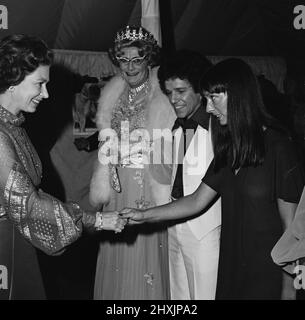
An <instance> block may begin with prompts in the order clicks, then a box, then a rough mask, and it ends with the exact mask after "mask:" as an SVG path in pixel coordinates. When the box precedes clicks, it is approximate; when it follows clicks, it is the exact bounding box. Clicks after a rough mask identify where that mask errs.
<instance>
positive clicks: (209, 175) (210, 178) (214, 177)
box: [202, 160, 224, 193]
mask: <svg viewBox="0 0 305 320" xmlns="http://www.w3.org/2000/svg"><path fill="white" fill-rule="evenodd" d="M223 173H224V169H220V170H219V171H218V172H214V160H212V161H211V163H210V165H209V168H208V170H207V172H206V174H205V176H204V177H203V178H202V182H203V183H205V184H206V185H208V186H209V187H210V188H212V189H213V190H214V191H216V192H217V193H221V185H222V183H221V182H222V179H223Z"/></svg>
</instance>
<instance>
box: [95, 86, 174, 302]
mask: <svg viewBox="0 0 305 320" xmlns="http://www.w3.org/2000/svg"><path fill="white" fill-rule="evenodd" d="M147 90H150V88H146V89H145V88H144V89H143V90H140V92H139V93H138V94H135V95H134V96H133V95H130V91H129V89H128V87H127V88H125V90H124V92H123V93H122V95H121V96H120V98H119V100H118V102H117V104H116V106H115V108H114V109H113V112H112V119H111V128H113V129H115V131H116V132H117V134H118V136H119V139H120V140H121V141H122V140H123V139H124V138H125V137H123V135H125V134H131V133H132V132H135V130H141V128H145V126H146V123H147V115H148V110H147V108H148V107H147V104H148V103H147V99H149V98H148V97H147V96H148V92H147ZM160 94H161V93H160ZM165 99H167V98H166V97H165ZM165 101H166V100H165ZM154 107H155V108H158V106H154ZM167 107H168V109H165V110H167V112H168V114H167V113H165V114H164V117H168V115H169V114H171V106H170V105H169V106H168V105H167V106H166V108H167ZM167 119H168V123H169V126H170V125H172V123H171V119H170V117H168V118H167ZM125 121H126V122H125ZM127 121H128V122H127ZM121 126H124V129H123V130H122V131H121V129H122V128H121ZM134 140H135V141H137V139H136V138H135V139H134ZM130 141H131V145H132V143H133V138H132V137H131V138H130ZM148 149H149V147H148ZM148 149H147V150H145V151H143V153H138V152H137V151H134V152H133V151H131V153H130V158H129V157H126V158H125V155H123V154H120V157H121V159H120V162H121V164H120V165H119V166H117V168H116V169H117V174H118V177H119V183H120V186H121V192H112V193H111V199H110V202H109V204H108V205H106V206H105V207H104V211H108V210H109V211H112V210H121V209H123V208H124V207H132V208H148V207H153V206H155V205H156V202H155V200H154V196H153V192H152V188H151V184H150V180H151V170H150V169H149V165H143V164H142V163H141V159H143V157H145V156H148V154H149V150H148ZM130 150H136V142H135V144H134V145H132V146H131V148H130ZM155 169H156V171H158V166H156V167H155ZM157 174H158V173H157ZM160 191H161V190H160ZM161 192H162V191H161ZM167 250H168V248H167V230H166V227H165V226H163V225H161V224H160V225H141V226H132V227H126V228H125V229H124V231H123V232H122V233H121V234H110V233H109V234H106V233H105V234H103V238H102V239H101V244H100V251H99V256H98V261H97V269H96V280H95V293H94V296H95V299H98V300H123V299H127V300H154V299H169V270H168V251H167Z"/></svg>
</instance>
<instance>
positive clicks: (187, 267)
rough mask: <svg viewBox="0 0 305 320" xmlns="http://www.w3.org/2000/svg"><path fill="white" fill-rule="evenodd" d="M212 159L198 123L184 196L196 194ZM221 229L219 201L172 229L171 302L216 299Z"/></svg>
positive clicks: (207, 138)
mask: <svg viewBox="0 0 305 320" xmlns="http://www.w3.org/2000/svg"><path fill="white" fill-rule="evenodd" d="M174 134H175V141H176V143H175V145H174V149H173V150H174V164H173V172H172V186H173V184H174V181H175V176H176V172H177V159H178V148H175V146H179V141H180V139H181V137H182V128H178V129H177V130H176V131H175V132H174ZM212 158H213V148H212V141H211V135H210V130H209V131H207V130H205V129H204V128H203V127H202V126H200V125H199V124H198V127H197V130H196V132H195V134H194V137H193V138H192V140H191V142H190V144H189V146H188V148H187V150H186V154H185V156H184V158H183V191H184V195H188V194H191V193H193V192H194V191H195V190H196V189H197V187H198V186H199V185H200V183H201V179H202V178H203V176H204V175H205V172H206V170H207V168H208V166H209V164H210V162H211V160H212ZM220 226H221V203H220V199H219V200H218V201H217V202H216V203H215V204H214V205H213V206H212V207H211V208H210V209H209V210H208V211H207V212H206V213H204V214H202V215H200V216H199V217H196V218H194V219H190V220H188V221H186V222H184V223H180V224H176V225H174V226H173V227H170V228H169V230H168V232H169V265H170V287H171V299H173V300H189V299H192V300H212V299H215V293H216V282H217V269H218V257H219V241H220Z"/></svg>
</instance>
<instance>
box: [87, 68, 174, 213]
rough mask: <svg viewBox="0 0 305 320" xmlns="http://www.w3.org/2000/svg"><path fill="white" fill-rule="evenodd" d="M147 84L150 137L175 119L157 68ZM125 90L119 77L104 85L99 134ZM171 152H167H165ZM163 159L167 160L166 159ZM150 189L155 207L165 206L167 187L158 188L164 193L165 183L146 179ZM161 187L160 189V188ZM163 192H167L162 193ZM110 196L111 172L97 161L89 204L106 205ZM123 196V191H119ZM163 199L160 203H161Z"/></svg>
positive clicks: (153, 177)
mask: <svg viewBox="0 0 305 320" xmlns="http://www.w3.org/2000/svg"><path fill="white" fill-rule="evenodd" d="M149 81H150V86H151V90H150V92H149V97H148V99H147V101H148V102H147V103H148V105H147V115H146V129H147V130H148V131H149V133H150V134H151V133H152V129H154V128H159V129H165V128H169V129H171V127H172V126H173V124H174V121H175V118H176V115H175V112H174V110H173V107H172V106H171V104H170V103H169V101H168V98H167V97H166V96H165V95H164V94H163V93H162V91H161V89H160V86H159V81H158V78H157V68H154V69H151V70H150V75H149ZM126 86H127V82H126V81H125V80H124V79H123V78H122V77H121V76H120V75H117V76H115V77H113V78H112V79H111V80H110V81H109V82H108V83H107V85H106V86H105V87H104V88H103V90H102V92H101V96H100V98H99V101H98V111H97V116H96V119H97V128H98V130H102V129H106V128H111V120H112V116H113V110H114V108H115V106H116V104H117V101H118V99H119V98H120V96H121V95H122V93H123V92H124V90H125V88H126ZM166 150H167V151H168V150H170V148H166ZM166 157H170V158H171V156H170V155H167V156H166ZM149 177H150V178H149V179H150V185H151V188H152V193H153V198H154V199H155V201H156V203H157V204H162V203H166V202H168V199H169V196H170V194H169V192H170V191H169V189H170V188H169V183H170V181H168V185H167V184H166V190H163V191H164V192H163V194H162V192H160V191H161V190H160V188H161V189H162V188H163V189H164V187H165V185H164V181H162V183H161V184H160V183H159V182H158V180H159V179H158V177H157V175H155V174H154V175H152V174H150V175H149ZM162 185H163V187H162ZM122 187H123V188H124V186H122ZM165 191H166V192H165ZM112 192H115V191H114V190H113V189H112V187H111V184H110V172H109V167H108V165H102V164H101V163H100V162H99V161H98V160H97V161H96V163H95V166H94V171H93V176H92V179H91V184H90V194H89V198H90V202H91V204H92V205H93V206H94V207H96V208H100V207H101V206H102V205H106V204H108V203H109V201H110V199H111V194H112ZM122 192H124V190H122ZM160 198H162V199H160Z"/></svg>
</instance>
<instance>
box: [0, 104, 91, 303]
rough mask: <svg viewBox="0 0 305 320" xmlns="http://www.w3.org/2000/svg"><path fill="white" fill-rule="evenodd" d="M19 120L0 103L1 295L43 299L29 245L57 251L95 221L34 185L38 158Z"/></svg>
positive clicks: (38, 179)
mask: <svg viewBox="0 0 305 320" xmlns="http://www.w3.org/2000/svg"><path fill="white" fill-rule="evenodd" d="M23 122H24V117H23V115H22V114H20V115H19V116H15V115H13V114H11V113H10V112H9V111H7V110H6V109H4V108H3V107H1V106H0V264H1V265H4V266H5V267H6V268H7V275H8V278H7V280H8V281H7V282H6V283H5V286H4V288H1V290H0V299H45V292H44V287H43V283H42V279H41V274H40V270H39V266H38V262H37V258H36V252H35V248H34V247H33V246H35V247H37V248H39V249H41V250H43V251H44V252H45V253H47V254H57V253H59V252H61V251H62V249H63V248H64V247H65V246H67V245H69V244H71V243H72V242H74V241H75V240H76V239H77V238H78V237H79V236H80V234H81V232H82V226H83V223H86V224H88V225H90V224H91V225H92V224H94V221H95V218H94V217H91V216H87V215H86V214H85V213H84V212H83V211H82V210H81V209H80V207H79V206H78V205H77V204H75V203H71V204H63V203H62V202H60V201H58V200H57V199H55V198H54V197H52V196H50V195H48V194H46V193H43V192H42V191H41V190H38V189H37V188H38V186H39V184H40V181H41V174H42V170H41V162H40V160H39V157H38V155H37V153H36V151H35V149H34V147H33V145H32V144H31V142H30V140H29V138H28V136H27V134H26V132H25V130H24V129H23V128H22V123H23Z"/></svg>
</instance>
